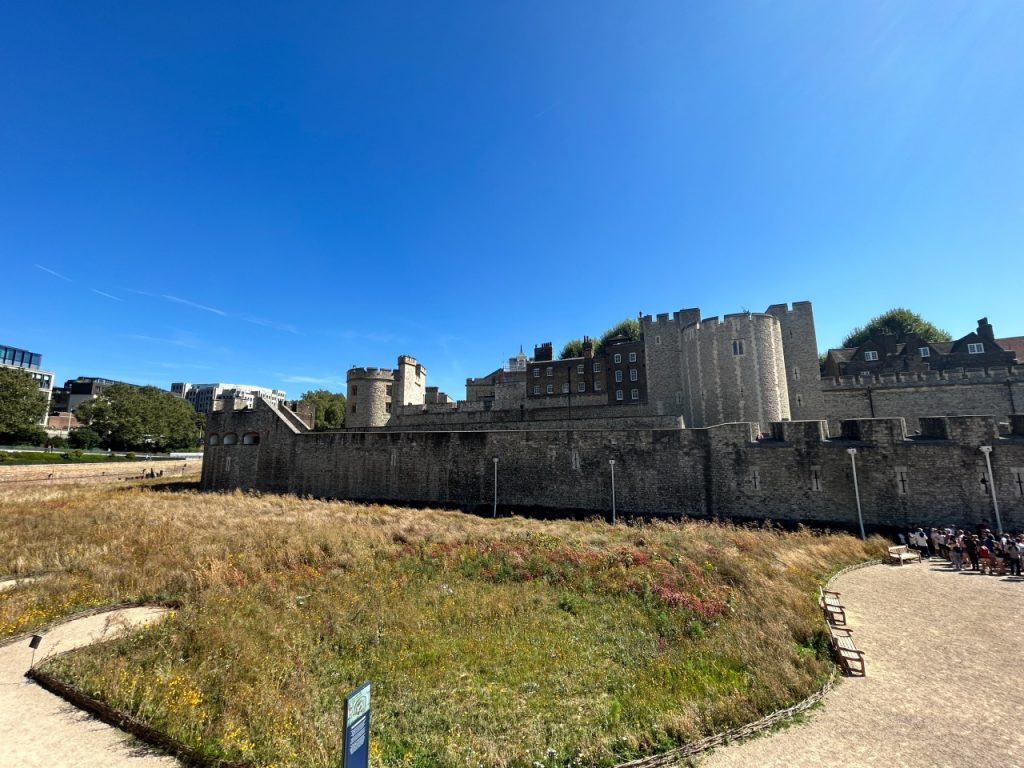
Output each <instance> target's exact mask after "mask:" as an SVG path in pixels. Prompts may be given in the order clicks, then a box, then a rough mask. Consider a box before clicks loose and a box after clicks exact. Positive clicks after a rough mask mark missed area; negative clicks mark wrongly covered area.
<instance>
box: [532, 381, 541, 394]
mask: <svg viewBox="0 0 1024 768" xmlns="http://www.w3.org/2000/svg"><path fill="white" fill-rule="evenodd" d="M533 394H535V395H539V394H540V384H534V385H533Z"/></svg>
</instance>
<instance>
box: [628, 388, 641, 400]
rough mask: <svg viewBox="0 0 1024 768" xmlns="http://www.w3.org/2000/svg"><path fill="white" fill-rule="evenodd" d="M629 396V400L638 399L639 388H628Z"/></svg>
mask: <svg viewBox="0 0 1024 768" xmlns="http://www.w3.org/2000/svg"><path fill="white" fill-rule="evenodd" d="M629 398H630V400H639V399H640V390H639V389H631V390H629Z"/></svg>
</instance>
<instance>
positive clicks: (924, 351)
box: [917, 347, 932, 357]
mask: <svg viewBox="0 0 1024 768" xmlns="http://www.w3.org/2000/svg"><path fill="white" fill-rule="evenodd" d="M917 354H919V355H920V356H921V357H931V356H932V351H931V349H930V348H928V347H918V349H917Z"/></svg>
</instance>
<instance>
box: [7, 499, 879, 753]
mask: <svg viewBox="0 0 1024 768" xmlns="http://www.w3.org/2000/svg"><path fill="white" fill-rule="evenodd" d="M0 509H2V510H3V511H2V513H0V514H2V521H3V528H2V531H0V571H6V572H8V573H18V574H35V573H42V572H46V573H50V574H52V576H51V577H50V578H47V579H43V580H40V581H37V582H34V583H32V584H30V585H26V586H24V587H21V588H18V589H16V590H13V591H11V592H7V593H2V594H0V633H4V634H10V633H11V632H15V631H18V630H21V629H29V628H31V627H33V626H36V625H38V624H39V623H41V622H43V621H46V620H48V619H50V618H52V617H53V616H56V615H60V614H62V613H67V612H70V611H72V610H74V609H75V608H76V607H80V606H83V605H92V604H98V603H103V602H114V601H118V600H124V599H155V598H164V599H167V598H173V599H175V600H178V601H180V602H181V608H180V610H178V611H177V612H175V613H174V615H173V616H172V617H171V618H169V619H168V620H167V621H165V622H164V623H162V624H161V625H159V626H156V627H153V628H150V629H148V630H146V631H144V632H140V633H137V634H135V635H132V636H131V637H129V638H126V639H125V640H123V641H120V642H117V643H115V644H112V645H109V646H104V647H96V648H93V649H89V650H87V651H84V652H81V653H78V654H75V655H73V656H71V657H65V658H63V659H60V660H58V661H57V662H55V663H53V664H52V666H53V667H54V669H55V671H57V672H58V673H59V674H60V675H61V676H63V677H65V678H66V679H68V680H71V681H74V682H76V683H77V684H79V685H81V686H82V687H84V688H85V689H87V690H89V691H92V692H94V693H95V694H97V695H99V696H102V697H103V698H105V699H107V700H108V701H110V702H112V703H114V704H115V705H117V706H118V707H120V708H122V709H124V710H125V711H128V712H130V713H131V714H133V715H136V716H138V717H142V718H144V719H145V720H147V721H148V722H150V723H151V724H153V725H155V726H157V727H159V728H162V729H164V730H166V731H168V732H169V733H171V734H172V735H174V736H176V737H177V738H179V739H181V740H183V741H185V742H187V743H189V744H191V745H193V746H195V747H196V748H198V749H200V750H202V751H204V752H206V753H207V754H209V755H212V756H215V757H223V758H225V759H238V758H247V759H250V760H252V761H253V762H255V763H256V764H259V765H268V766H269V765H295V766H300V765H301V766H307V765H314V766H321V765H323V766H326V765H333V764H334V763H335V762H336V760H337V755H338V751H339V748H340V747H339V744H340V741H339V740H340V717H341V715H340V713H341V702H342V697H343V695H344V693H345V692H346V691H347V690H349V689H351V688H353V687H355V686H356V685H357V684H359V683H361V682H363V681H365V680H370V681H372V682H373V684H374V715H373V716H374V727H373V731H374V740H373V745H372V750H373V751H372V753H373V760H374V763H375V764H376V765H395V766H406V765H408V766H428V765H429V766H434V765H467V766H481V765H484V766H511V765H524V766H526V765H531V766H534V767H536V766H537V764H541V765H544V766H548V765H607V764H611V763H614V762H616V761H619V760H623V759H627V758H630V757H635V756H639V755H641V754H647V753H650V752H652V751H656V750H658V749H662V748H668V747H671V746H674V745H676V744H679V743H681V742H685V741H689V740H692V739H694V738H697V737H699V736H701V735H703V734H706V733H708V732H711V731H715V730H719V729H722V728H725V727H729V726H732V725H737V724H740V723H742V722H746V721H749V720H752V719H755V718H756V717H758V716H759V715H761V714H764V713H766V712H768V711H771V710H773V709H776V708H778V707H782V706H786V705H788V704H790V703H792V702H794V701H796V700H798V699H800V698H802V697H803V696H805V695H806V694H808V693H809V692H810V691H812V690H813V689H814V688H815V687H816V686H817V685H818V684H819V683H820V681H821V680H822V679H823V677H824V676H825V675H826V674H827V670H828V662H827V656H826V652H825V641H824V637H823V633H822V623H821V620H820V617H819V613H818V611H817V609H816V603H815V598H816V588H817V584H818V583H820V580H821V579H822V578H823V577H824V576H825V575H826V574H828V573H829V572H830V571H833V570H835V569H837V568H840V567H842V566H844V565H847V564H850V563H853V562H857V561H860V560H864V559H867V558H869V557H872V556H877V555H878V553H879V552H880V551H881V550H882V548H883V546H884V545H883V543H882V542H881V540H872V541H869V542H868V543H867V544H866V545H865V544H862V543H861V542H860V541H859V540H857V539H854V538H852V537H850V536H846V535H841V534H832V535H818V534H815V533H813V532H810V531H799V532H796V533H784V532H781V531H779V530H773V529H760V530H755V529H749V528H740V527H735V526H730V525H718V524H710V523H702V522H684V523H649V524H646V525H636V526H624V525H619V526H616V527H611V526H609V525H607V524H605V523H603V522H596V521H592V522H569V521H550V522H541V521H534V520H526V519H521V518H512V519H499V520H490V519H482V518H476V517H472V516H468V515H463V514H460V513H457V512H446V511H438V510H411V509H395V508H388V507H382V506H360V505H353V504H346V503H339V502H326V501H315V500H305V499H298V498H294V497H284V496H259V495H245V494H241V493H235V494H199V493H196V492H188V491H186V492H180V491H179V492H166V491H160V490H158V489H152V488H149V489H142V488H133V489H111V488H60V487H52V488H41V489H34V490H29V491H19V492H0Z"/></svg>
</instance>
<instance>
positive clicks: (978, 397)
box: [820, 368, 1024, 433]
mask: <svg viewBox="0 0 1024 768" xmlns="http://www.w3.org/2000/svg"><path fill="white" fill-rule="evenodd" d="M820 386H821V390H822V396H823V398H824V412H825V414H826V415H827V418H828V420H829V426H830V427H831V428H835V427H836V426H837V425H838V424H839V422H840V421H842V420H843V419H859V418H870V417H872V416H875V417H885V416H889V417H894V416H902V417H904V418H905V419H907V424H908V428H909V430H910V431H911V433H913V432H916V431H917V430H918V420H919V419H920V418H921V417H924V416H934V415H943V416H951V415H956V414H984V415H992V416H993V417H994V418H995V419H996V420H997V421H999V422H1005V421H1007V420H1008V418H1009V415H1010V414H1012V413H1017V412H1019V411H1022V410H1024V373H1018V372H1017V368H1010V369H1006V368H991V369H983V370H969V369H968V370H964V369H957V370H954V371H929V372H927V373H921V374H917V373H911V374H888V375H883V376H870V375H866V376H860V377H857V376H843V377H841V378H839V379H822V380H821V384H820Z"/></svg>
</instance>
